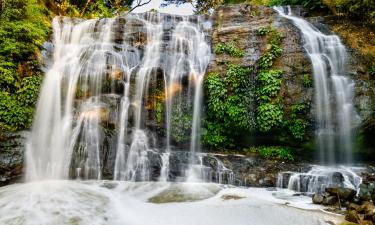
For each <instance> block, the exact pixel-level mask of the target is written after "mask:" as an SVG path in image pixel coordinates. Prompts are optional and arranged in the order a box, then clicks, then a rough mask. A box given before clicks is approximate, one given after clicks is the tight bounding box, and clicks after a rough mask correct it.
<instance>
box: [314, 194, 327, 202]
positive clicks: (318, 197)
mask: <svg viewBox="0 0 375 225" xmlns="http://www.w3.org/2000/svg"><path fill="white" fill-rule="evenodd" d="M323 200H324V197H323V195H321V194H314V195H313V197H312V201H313V203H314V204H322V203H323Z"/></svg>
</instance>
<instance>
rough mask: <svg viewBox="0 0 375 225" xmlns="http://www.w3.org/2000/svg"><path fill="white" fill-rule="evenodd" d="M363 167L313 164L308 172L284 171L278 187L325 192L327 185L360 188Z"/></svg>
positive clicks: (299, 190)
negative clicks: (360, 173)
mask: <svg viewBox="0 0 375 225" xmlns="http://www.w3.org/2000/svg"><path fill="white" fill-rule="evenodd" d="M360 170H361V168H349V167H344V166H340V167H326V166H313V167H312V168H311V169H310V170H309V171H308V172H306V173H294V172H282V173H279V176H278V179H277V187H279V188H288V189H290V190H294V191H298V192H308V193H324V190H325V188H327V187H345V188H351V189H354V190H356V189H358V187H359V185H360V184H361V182H362V179H361V177H360V176H359V175H358V174H359V171H360Z"/></svg>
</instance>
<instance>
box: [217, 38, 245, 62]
mask: <svg viewBox="0 0 375 225" xmlns="http://www.w3.org/2000/svg"><path fill="white" fill-rule="evenodd" d="M214 52H215V53H216V54H228V55H230V56H233V57H237V58H241V57H244V55H245V52H244V51H243V50H241V49H239V48H237V47H236V43H235V42H233V41H232V42H229V43H228V44H226V43H219V44H217V45H216V46H215V48H214Z"/></svg>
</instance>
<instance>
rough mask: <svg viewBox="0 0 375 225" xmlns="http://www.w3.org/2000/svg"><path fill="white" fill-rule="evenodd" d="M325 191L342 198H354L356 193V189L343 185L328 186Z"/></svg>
mask: <svg viewBox="0 0 375 225" xmlns="http://www.w3.org/2000/svg"><path fill="white" fill-rule="evenodd" d="M325 191H326V192H327V193H329V194H330V195H333V196H338V197H339V198H340V200H353V198H354V197H355V195H356V193H357V192H356V190H354V189H351V188H343V187H331V188H326V189H325Z"/></svg>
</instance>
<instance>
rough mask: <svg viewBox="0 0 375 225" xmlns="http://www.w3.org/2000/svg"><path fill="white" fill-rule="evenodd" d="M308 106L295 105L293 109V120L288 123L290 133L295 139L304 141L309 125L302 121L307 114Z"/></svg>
mask: <svg viewBox="0 0 375 225" xmlns="http://www.w3.org/2000/svg"><path fill="white" fill-rule="evenodd" d="M306 109H307V108H306V105H305V104H303V103H300V104H295V105H293V106H292V108H291V116H290V117H291V118H290V120H288V121H287V122H286V126H287V128H288V130H289V132H290V133H291V134H292V136H293V137H294V138H295V139H298V140H303V139H304V137H305V133H306V128H307V125H308V123H307V122H306V121H305V120H304V119H302V117H303V116H304V115H305V114H306Z"/></svg>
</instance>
